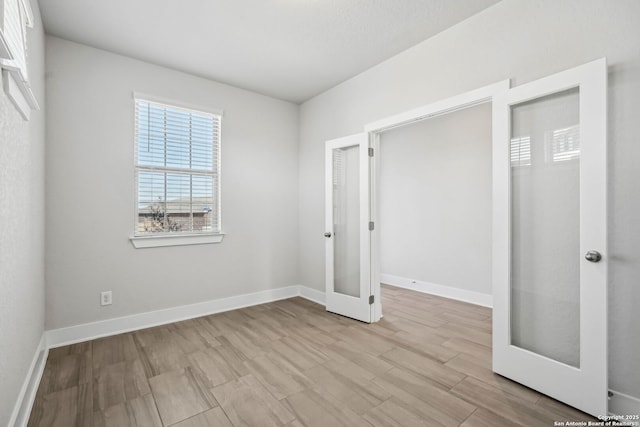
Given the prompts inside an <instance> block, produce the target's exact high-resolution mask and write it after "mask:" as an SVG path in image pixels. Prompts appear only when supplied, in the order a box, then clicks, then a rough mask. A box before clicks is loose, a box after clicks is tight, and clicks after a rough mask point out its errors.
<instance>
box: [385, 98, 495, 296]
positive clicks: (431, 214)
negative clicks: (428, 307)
mask: <svg viewBox="0 0 640 427" xmlns="http://www.w3.org/2000/svg"><path fill="white" fill-rule="evenodd" d="M379 166H380V177H379V186H378V229H379V230H380V234H379V237H380V270H381V272H382V273H383V274H385V275H393V276H399V277H404V278H407V279H412V280H417V281H421V282H428V283H433V284H437V285H444V286H451V287H456V288H460V289H464V290H467V291H472V292H479V293H483V294H490V293H491V257H490V255H491V104H483V105H480V106H476V107H473V108H468V109H465V110H462V111H457V112H454V113H450V114H446V115H444V116H438V117H435V118H432V119H429V120H424V121H421V122H418V123H414V124H411V125H408V126H403V127H400V128H396V129H392V130H390V131H387V132H384V133H383V134H382V135H381V138H380V156H379ZM461 266H464V268H460V267H461Z"/></svg>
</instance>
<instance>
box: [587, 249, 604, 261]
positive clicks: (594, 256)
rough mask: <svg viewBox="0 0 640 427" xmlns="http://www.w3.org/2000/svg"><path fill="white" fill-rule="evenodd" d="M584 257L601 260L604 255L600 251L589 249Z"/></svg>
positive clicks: (588, 259) (590, 259)
mask: <svg viewBox="0 0 640 427" xmlns="http://www.w3.org/2000/svg"><path fill="white" fill-rule="evenodd" d="M584 259H586V260H587V261H589V262H599V261H600V260H601V259H602V255H601V254H600V252H598V251H589V252H587V253H586V254H585V256H584Z"/></svg>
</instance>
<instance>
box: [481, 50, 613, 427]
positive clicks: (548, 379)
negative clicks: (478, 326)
mask: <svg viewBox="0 0 640 427" xmlns="http://www.w3.org/2000/svg"><path fill="white" fill-rule="evenodd" d="M606 76H607V67H606V61H605V60H604V59H602V60H598V61H594V62H591V63H588V64H585V65H582V66H579V67H576V68H573V69H571V70H567V71H564V72H561V73H558V74H555V75H552V76H549V77H546V78H543V79H540V80H537V81H534V82H531V83H528V84H524V85H521V86H518V87H515V88H513V89H509V90H508V91H506V92H505V93H504V94H502V95H499V96H496V97H494V99H493V108H494V111H493V115H494V117H493V120H494V123H493V127H494V130H493V131H494V143H493V144H494V145H493V151H494V160H493V162H494V164H493V169H494V224H493V227H494V230H493V232H494V249H493V262H494V269H493V272H494V274H493V277H494V285H493V286H494V291H493V293H494V310H493V316H494V317H493V370H494V371H495V372H497V373H499V374H501V375H504V376H506V377H508V378H511V379H513V380H515V381H518V382H520V383H522V384H524V385H526V386H528V387H531V388H533V389H536V390H538V391H540V392H542V393H545V394H547V395H549V396H551V397H553V398H556V399H558V400H560V401H563V402H565V403H567V404H569V405H571V406H574V407H576V408H578V409H581V410H582V411H585V412H588V413H590V414H593V415H596V416H597V415H606V414H607V237H606V204H607V194H606V151H607V150H606V105H607V100H606V82H607V79H606Z"/></svg>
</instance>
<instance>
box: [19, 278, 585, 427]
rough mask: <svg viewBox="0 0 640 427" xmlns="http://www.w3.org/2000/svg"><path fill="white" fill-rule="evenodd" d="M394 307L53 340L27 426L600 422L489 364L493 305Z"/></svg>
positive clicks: (302, 310)
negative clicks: (361, 318)
mask: <svg viewBox="0 0 640 427" xmlns="http://www.w3.org/2000/svg"><path fill="white" fill-rule="evenodd" d="M383 311H384V318H383V320H382V321H380V322H379V323H376V324H372V325H367V324H364V323H361V322H358V321H355V320H351V319H348V318H344V317H341V316H338V315H336V314H331V313H328V312H326V311H325V310H324V307H322V306H320V305H317V304H314V303H312V302H310V301H307V300H304V299H302V298H292V299H288V300H283V301H278V302H273V303H269V304H263V305H259V306H254V307H249V308H244V309H241V310H235V311H230V312H226V313H220V314H215V315H211V316H206V317H201V318H198V319H193V320H187V321H183V322H178V323H172V324H169V325H164V326H159V327H155V328H150V329H144V330H140V331H136V332H131V333H126V334H121V335H116V336H112V337H108V338H102V339H97V340H94V341H90V342H85V343H81V344H75V345H71V346H67V347H61V348H56V349H52V350H51V351H50V352H49V357H48V360H47V364H46V368H45V371H44V375H43V377H42V381H41V383H40V387H39V389H38V393H37V397H36V401H35V404H34V407H33V410H32V412H31V418H30V421H29V426H63V427H72V426H96V427H102V426H117V427H126V426H175V427H197V426H203V427H204V426H260V427H262V426H282V425H284V426H322V427H327V426H342V425H344V426H370V425H374V426H419V425H427V426H439V425H443V426H459V425H461V426H466V427H471V426H491V427H499V426H514V425H523V426H553V425H554V421H579V420H591V418H590V417H589V416H587V415H586V414H584V413H582V412H579V411H577V410H575V409H572V408H570V407H567V406H565V405H563V404H561V403H559V402H557V401H555V400H553V399H550V398H548V397H546V396H544V395H541V394H539V393H537V392H535V391H533V390H530V389H528V388H526V387H523V386H521V385H519V384H517V383H514V382H512V381H509V380H507V379H505V378H502V377H500V376H498V375H495V374H493V373H492V372H491V310H490V309H487V308H484V307H479V306H475V305H472V304H466V303H462V302H458V301H454V300H449V299H445V298H440V297H436V296H431V295H425V294H420V293H416V292H412V291H408V290H403V289H399V288H393V287H389V286H383ZM577 392H579V391H577Z"/></svg>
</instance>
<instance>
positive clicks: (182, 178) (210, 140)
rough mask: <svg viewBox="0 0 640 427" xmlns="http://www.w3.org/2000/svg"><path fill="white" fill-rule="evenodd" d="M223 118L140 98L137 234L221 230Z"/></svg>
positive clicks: (137, 113) (213, 232) (137, 115)
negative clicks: (220, 177) (220, 183)
mask: <svg viewBox="0 0 640 427" xmlns="http://www.w3.org/2000/svg"><path fill="white" fill-rule="evenodd" d="M220 122H221V115H220V113H210V112H205V111H197V110H194V109H190V108H183V107H179V106H174V105H168V104H166V103H161V102H155V101H151V100H149V99H142V98H136V100H135V163H136V197H137V200H136V220H135V221H136V222H135V230H134V238H135V236H137V237H168V236H186V235H189V236H198V235H200V236H202V235H219V234H220V197H219V182H220V180H219V169H220ZM217 241H220V240H217ZM207 242H208V241H207ZM197 243H204V242H203V241H197ZM168 244H174V243H168ZM179 244H189V242H187V243H179ZM134 245H135V243H134ZM154 246H155V245H154ZM163 246H164V244H163ZM136 247H139V246H137V245H136Z"/></svg>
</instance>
